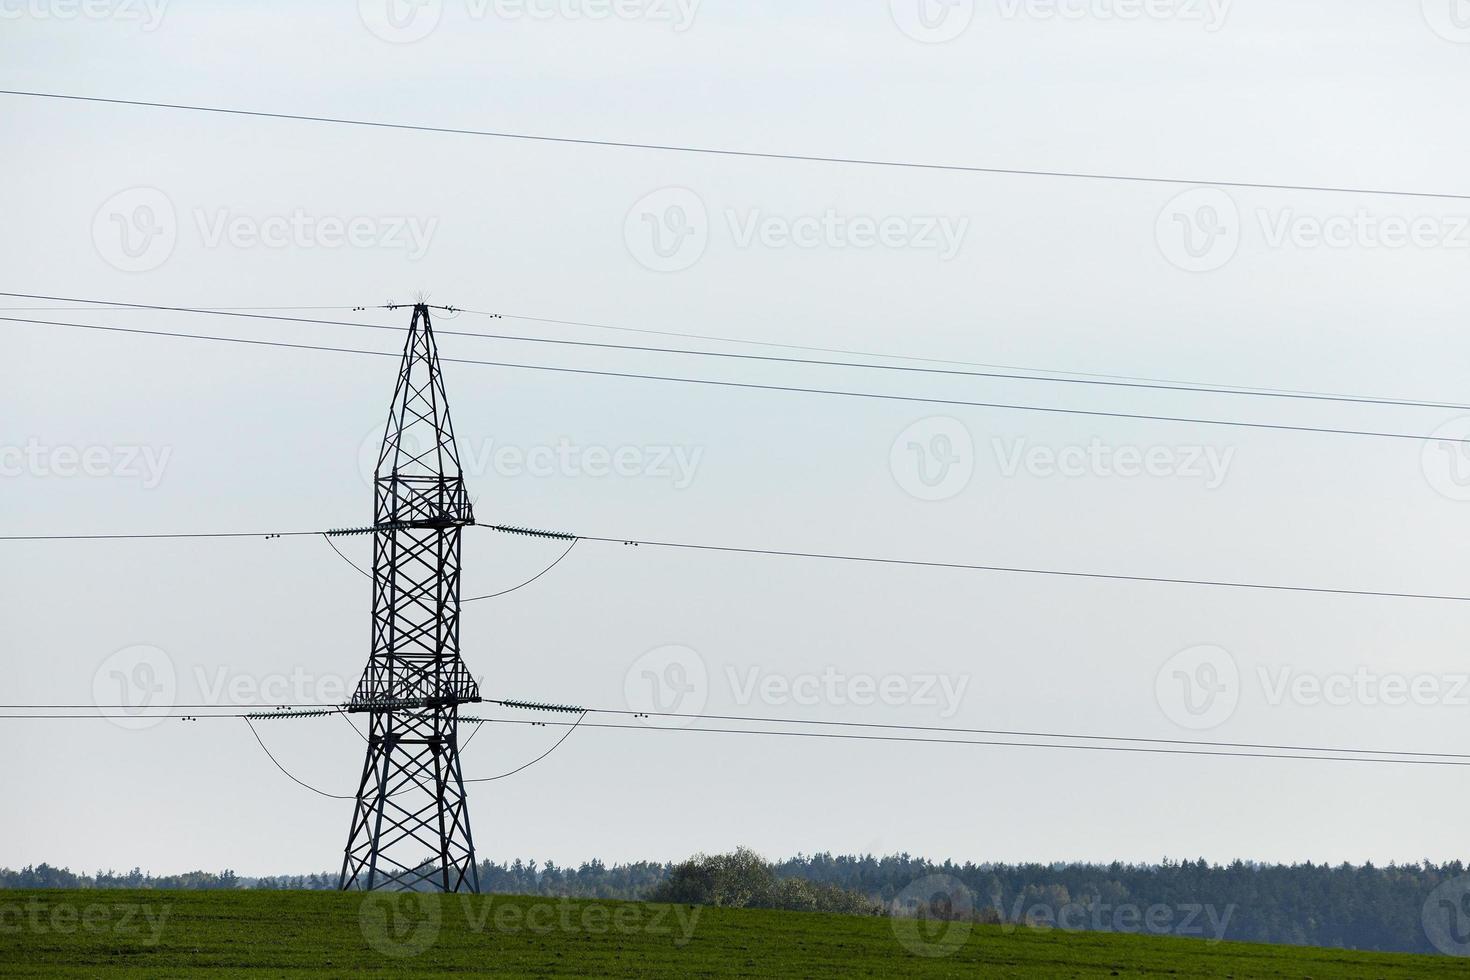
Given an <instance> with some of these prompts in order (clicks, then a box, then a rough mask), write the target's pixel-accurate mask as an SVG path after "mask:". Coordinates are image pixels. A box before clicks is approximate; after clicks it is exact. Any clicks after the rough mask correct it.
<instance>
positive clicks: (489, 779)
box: [465, 711, 587, 783]
mask: <svg viewBox="0 0 1470 980" xmlns="http://www.w3.org/2000/svg"><path fill="white" fill-rule="evenodd" d="M586 717H587V712H585V711H584V712H582V714H581V715H579V716H578V718H577V720H576V721H575V722H573V723H572V725H571V727H570V728H568V729H567V730H566V732H564V733H563V734H562V737H561V738H559V739H557V740H556V744H554V745H552V747H551V748H549V749H547V750H546V751H545V752H542V753H541V754H540V755H538V756H537V757H536V758H534V759H532V760H531V761H530V762H528V763H526V764H525V765H524V766H521V767H520V768H518V769H512V770H511V771H510V772H503V773H501V774H500V775H498V776H482V777H480V778H479V779H466V780H465V782H467V783H493V782H495V781H496V780H497V779H506V778H508V777H510V776H514V775H515V774H516V773H520V772H525V771H526V770H527V769H529V768H531V767H532V766H534V765H535V764H536V763H538V762H540V761H541V760H542V759H544V758H546V757H547V756H548V755H550V754H551V753H553V752H555V751H556V750H557V749H559V748H561V746H562V743H563V742H565V741H566V740H567V739H569V738H571V737H572V732H575V731H576V730H577V729H578V728H579V727H581V724H582V720H583V719H585V718H586ZM475 720H476V722H477V723H478V724H483V721H482V720H480V719H475ZM527 724H533V723H530V722H528V723H527ZM479 732H480V729H479V727H476V728H475V730H474V732H473V733H471V735H470V738H474V737H475V735H478V734H479ZM469 744H470V742H469V739H465V745H469Z"/></svg>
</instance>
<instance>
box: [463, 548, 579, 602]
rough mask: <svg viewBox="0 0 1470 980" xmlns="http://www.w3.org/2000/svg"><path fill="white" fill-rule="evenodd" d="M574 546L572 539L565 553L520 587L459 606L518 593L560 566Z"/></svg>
mask: <svg viewBox="0 0 1470 980" xmlns="http://www.w3.org/2000/svg"><path fill="white" fill-rule="evenodd" d="M576 546H577V540H576V539H575V538H573V539H572V543H571V544H569V545H567V550H566V551H563V552H562V553H561V555H560V556H558V557H557V559H556V561H554V562H552V563H551V564H550V565H547V566H546V567H545V568H543V569H541V571H539V572H537V573H536V574H535V575H533V576H531V577H530V578H528V579H526V580H525V581H524V582H522V583H521V584H520V585H517V586H514V587H512V588H509V589H505V590H503V591H500V592H492V593H491V594H490V595H477V596H475V597H473V598H471V599H464V600H461V603H460V604H461V605H463V604H464V603H466V602H479V601H480V600H482V599H499V598H500V597H501V596H503V595H510V594H511V593H512V592H516V591H519V590H520V589H524V588H525V587H526V586H528V585H530V584H531V583H532V582H535V581H536V580H537V579H539V578H541V576H543V575H545V574H546V573H547V572H549V571H551V570H552V569H553V568H555V567H556V566H558V565H560V564H561V562H562V559H563V558H565V557H566V556H567V555H570V554H571V553H572V549H573V548H575V547H576Z"/></svg>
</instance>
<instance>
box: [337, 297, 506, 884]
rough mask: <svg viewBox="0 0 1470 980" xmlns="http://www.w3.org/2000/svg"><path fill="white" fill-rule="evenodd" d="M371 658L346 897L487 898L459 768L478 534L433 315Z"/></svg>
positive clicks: (377, 541) (404, 429) (419, 363)
mask: <svg viewBox="0 0 1470 980" xmlns="http://www.w3.org/2000/svg"><path fill="white" fill-rule="evenodd" d="M373 483H374V496H375V498H376V508H375V518H374V525H373V528H372V535H373V631H372V656H371V658H370V659H369V661H368V665H367V670H366V671H364V673H363V675H362V680H361V682H360V683H359V684H358V687H357V692H356V693H355V694H354V695H353V698H352V701H351V702H350V703H349V706H348V710H350V711H354V712H363V713H366V714H367V715H368V716H369V719H370V725H369V737H368V750H367V761H366V762H365V763H364V764H363V767H362V781H361V783H360V784H359V785H358V789H357V802H356V805H355V807H354V811H353V815H352V828H351V830H350V831H349V833H348V837H347V848H346V854H345V856H344V858H343V861H342V878H341V882H340V887H341V888H342V889H344V890H345V889H349V888H360V889H368V890H371V889H375V888H383V889H392V890H400V891H445V892H458V891H464V890H468V891H473V892H478V891H479V889H480V880H479V873H478V869H477V868H476V866H475V847H474V840H473V838H472V837H471V836H470V818H469V806H468V801H467V800H466V799H465V791H464V779H463V776H462V774H461V772H460V765H459V737H458V725H459V706H460V705H461V704H465V703H467V702H475V701H479V700H480V693H479V688H478V686H477V685H476V684H475V682H474V680H473V679H472V678H471V677H470V674H469V671H468V670H467V669H466V668H465V665H464V661H463V660H461V659H460V654H459V578H460V529H461V528H464V527H466V526H468V525H472V524H474V521H475V518H474V513H473V510H472V508H471V506H470V502H469V498H468V497H467V496H466V494H465V486H464V476H463V474H462V472H461V470H460V465H459V455H458V452H457V451H456V449H455V445H454V427H453V425H452V424H451V423H450V419H449V406H448V403H447V401H446V399H445V394H444V381H443V378H442V377H441V376H440V373H439V355H438V351H437V350H436V348H435V345H434V332H433V327H432V325H431V323H430V321H429V308H428V306H426V305H424V304H422V303H420V304H417V305H415V306H414V308H413V319H412V321H411V323H410V325H409V329H408V342H407V344H406V345H405V346H404V350H403V364H402V367H401V369H400V371H399V375H398V385H397V388H396V390H395V392H394V395H393V407H392V410H391V414H390V415H389V418H388V427H387V431H386V433H385V434H384V438H383V450H382V452H381V454H380V455H379V456H378V466H377V470H376V473H375V476H374V481H373Z"/></svg>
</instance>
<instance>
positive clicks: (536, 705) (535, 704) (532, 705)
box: [490, 701, 587, 715]
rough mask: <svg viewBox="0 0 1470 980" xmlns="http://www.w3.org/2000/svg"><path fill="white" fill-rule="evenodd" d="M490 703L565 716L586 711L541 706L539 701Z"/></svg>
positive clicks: (551, 705) (568, 705)
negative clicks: (558, 713)
mask: <svg viewBox="0 0 1470 980" xmlns="http://www.w3.org/2000/svg"><path fill="white" fill-rule="evenodd" d="M490 703H491V704H498V705H500V706H501V707H503V708H520V709H522V710H524V711H555V712H560V713H561V714H567V715H578V714H583V713H585V712H586V711H587V709H586V708H581V707H578V706H576V705H572V704H543V703H542V702H540V701H491V702H490Z"/></svg>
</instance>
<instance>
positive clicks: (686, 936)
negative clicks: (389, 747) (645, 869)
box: [0, 891, 1466, 980]
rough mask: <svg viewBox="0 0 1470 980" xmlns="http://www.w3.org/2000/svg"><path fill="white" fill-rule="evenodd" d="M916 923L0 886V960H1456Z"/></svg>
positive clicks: (695, 964)
mask: <svg viewBox="0 0 1470 980" xmlns="http://www.w3.org/2000/svg"><path fill="white" fill-rule="evenodd" d="M928 925H930V926H932V928H925V927H924V924H920V923H918V922H915V921H913V920H889V919H885V918H858V917H851V916H839V915H819V914H812V913H799V912H765V911H754V910H743V909H739V910H737V909H694V908H690V907H687V906H677V907H671V906H667V905H645V904H640V903H635V902H589V901H571V900H561V899H545V898H527V897H507V896H489V895H486V896H474V897H470V896H417V895H409V896H391V895H382V894H374V895H369V896H363V895H359V894H352V895H344V894H340V893H335V892H269V891H232V892H218V891H213V892H163V891H9V892H6V891H0V975H4V976H7V977H12V976H14V977H32V976H61V975H68V976H98V975H102V974H108V975H122V976H138V977H177V976H193V975H196V974H204V973H206V972H207V973H211V974H214V975H217V976H262V977H264V976H270V977H304V976H316V977H322V976H339V975H347V974H362V973H378V974H385V975H393V976H428V975H435V974H440V973H466V974H471V973H474V974H493V975H498V976H547V975H567V976H619V977H632V976H644V977H700V976H749V977H767V976H774V975H785V976H802V977H851V976H883V977H892V976H913V977H928V976H933V977H954V976H985V977H1108V976H1123V977H1137V976H1170V977H1237V978H1242V980H1244V978H1252V980H1254V978H1261V977H1291V978H1294V980H1301V978H1303V977H1311V978H1315V980H1322V978H1325V977H1405V978H1407V977H1416V978H1419V977H1436V976H1445V977H1450V976H1454V977H1463V976H1465V975H1466V974H1465V966H1466V964H1465V963H1464V962H1463V961H1460V960H1455V959H1450V958H1435V957H1424V956H1398V955H1392V954H1384V953H1353V952H1343V951H1338V950H1326V949H1303V948H1296V947H1290V946H1256V945H1248V944H1242V943H1210V942H1206V941H1204V940H1199V939H1178V938H1172V937H1153V936H1136V935H1108V934H1101V933H1076V932H1062V931H1056V930H1052V931H1036V930H1027V929H1004V928H1001V927H997V926H975V927H967V926H964V925H956V924H953V923H951V924H942V923H932V924H928ZM922 954H939V955H922Z"/></svg>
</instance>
